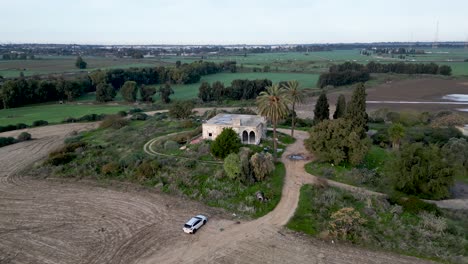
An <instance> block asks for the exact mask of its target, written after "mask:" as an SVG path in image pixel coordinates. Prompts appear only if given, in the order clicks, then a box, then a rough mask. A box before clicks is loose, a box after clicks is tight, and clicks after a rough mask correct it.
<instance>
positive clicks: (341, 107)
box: [333, 94, 346, 119]
mask: <svg viewBox="0 0 468 264" xmlns="http://www.w3.org/2000/svg"><path fill="white" fill-rule="evenodd" d="M345 115H346V99H345V97H344V95H342V94H340V96H338V101H337V102H336V110H335V113H334V114H333V119H338V118H341V117H344V116H345Z"/></svg>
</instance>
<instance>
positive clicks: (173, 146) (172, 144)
mask: <svg viewBox="0 0 468 264" xmlns="http://www.w3.org/2000/svg"><path fill="white" fill-rule="evenodd" d="M178 148H179V144H177V142H175V141H172V140H168V141H166V142H165V143H164V149H166V150H174V149H178Z"/></svg>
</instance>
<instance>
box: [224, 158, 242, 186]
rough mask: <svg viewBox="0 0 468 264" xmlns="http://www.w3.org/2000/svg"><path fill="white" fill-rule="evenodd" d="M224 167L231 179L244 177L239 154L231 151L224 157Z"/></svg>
mask: <svg viewBox="0 0 468 264" xmlns="http://www.w3.org/2000/svg"><path fill="white" fill-rule="evenodd" d="M223 167H224V171H225V172H226V175H227V176H228V177H229V179H231V180H235V179H240V178H242V166H241V161H240V158H239V155H237V154H236V153H231V154H229V155H228V156H227V157H226V158H225V159H224V164H223Z"/></svg>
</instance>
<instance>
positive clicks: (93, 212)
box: [0, 124, 425, 263]
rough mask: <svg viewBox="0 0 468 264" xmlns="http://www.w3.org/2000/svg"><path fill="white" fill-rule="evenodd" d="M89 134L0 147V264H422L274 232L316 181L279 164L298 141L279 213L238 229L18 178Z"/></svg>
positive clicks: (153, 196)
mask: <svg viewBox="0 0 468 264" xmlns="http://www.w3.org/2000/svg"><path fill="white" fill-rule="evenodd" d="M95 126H96V124H67V125H59V126H48V127H43V128H34V129H31V130H30V133H31V134H32V135H33V137H34V138H35V140H32V141H28V142H23V143H18V144H14V145H10V146H7V147H3V148H0V167H1V174H0V263H206V262H208V263H424V262H425V261H422V260H419V259H416V258H412V257H405V256H398V255H396V254H391V253H382V252H374V251H369V250H365V249H360V248H356V247H350V246H345V245H336V244H330V243H326V242H321V241H318V240H313V239H310V238H305V237H302V236H299V235H297V234H294V233H292V232H289V231H287V230H285V229H284V228H283V227H282V226H283V225H284V224H285V223H286V222H287V221H288V219H289V218H290V217H291V216H292V215H293V213H294V210H295V207H296V205H297V201H298V198H299V189H300V186H301V185H302V184H304V183H309V182H313V181H314V177H313V176H311V175H308V174H306V173H305V172H304V170H303V166H304V163H305V161H290V160H288V159H286V158H285V157H286V156H287V155H288V154H291V153H305V150H304V148H303V144H302V141H303V139H304V138H305V137H306V133H304V132H299V131H298V133H297V135H298V140H297V141H296V143H294V144H293V145H291V146H290V147H288V148H287V149H286V151H285V154H284V155H283V162H284V163H285V166H286V170H287V175H286V180H285V186H284V190H283V195H282V199H281V201H280V203H279V204H278V206H277V208H276V209H275V210H274V211H273V212H271V213H270V214H268V215H266V216H265V217H262V218H260V219H257V220H254V221H250V222H245V223H239V224H237V223H236V222H235V221H232V220H229V219H228V217H227V216H226V214H225V213H223V212H222V211H221V210H217V209H213V208H209V207H206V206H203V205H200V204H199V203H195V202H191V201H188V200H186V199H183V198H179V197H170V196H166V195H163V194H159V193H157V192H156V191H152V190H147V189H143V188H139V187H135V186H133V185H125V184H117V185H111V186H109V184H104V185H103V186H100V184H99V183H96V182H88V181H75V180H60V179H48V178H46V179H37V178H32V177H28V176H27V173H26V172H24V171H23V169H24V168H26V167H27V166H28V165H29V164H32V163H34V162H36V161H38V160H39V159H41V158H43V157H44V156H46V155H47V153H48V152H49V151H50V150H52V149H54V148H55V147H57V146H58V145H60V144H61V142H62V140H63V139H64V138H65V136H66V135H67V134H69V133H71V132H72V131H79V130H84V129H90V128H93V127H95ZM19 132H20V131H15V132H8V135H13V136H14V135H16V134H18V133H19ZM15 133H16V134H15ZM5 135H7V134H6V133H3V134H0V136H5ZM200 212H203V213H205V214H207V215H208V216H209V217H210V221H209V222H208V224H207V226H205V227H203V229H202V230H200V232H199V233H197V234H196V235H193V236H191V235H185V234H183V233H182V232H181V225H182V223H183V222H184V221H185V220H186V219H187V218H188V217H190V216H191V215H193V214H196V213H200Z"/></svg>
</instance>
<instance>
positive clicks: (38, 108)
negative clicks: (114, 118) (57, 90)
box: [0, 104, 130, 126]
mask: <svg viewBox="0 0 468 264" xmlns="http://www.w3.org/2000/svg"><path fill="white" fill-rule="evenodd" d="M129 108H130V107H129V106H120V105H118V106H108V105H76V104H39V105H32V106H25V107H18V108H11V109H2V110H0V126H5V125H10V124H11V125H14V124H18V123H24V124H27V125H31V124H32V122H34V121H36V120H46V121H48V122H49V123H56V122H61V121H62V120H64V119H65V118H67V117H81V116H84V115H87V114H115V113H117V112H118V111H120V110H128V109H129Z"/></svg>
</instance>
